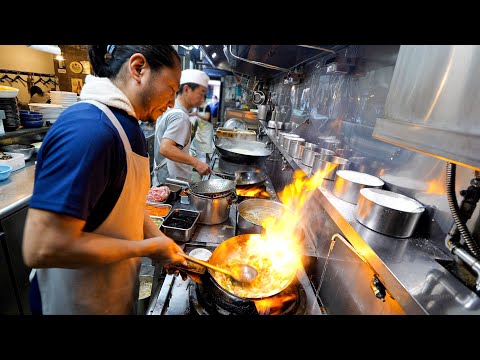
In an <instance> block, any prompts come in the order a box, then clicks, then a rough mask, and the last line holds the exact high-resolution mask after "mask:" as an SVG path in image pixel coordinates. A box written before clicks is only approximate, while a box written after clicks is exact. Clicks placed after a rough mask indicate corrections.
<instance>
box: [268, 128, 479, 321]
mask: <svg viewBox="0 0 480 360" xmlns="http://www.w3.org/2000/svg"><path fill="white" fill-rule="evenodd" d="M262 125H264V123H263V124H262ZM265 130H266V133H267V135H268V137H269V138H270V140H271V141H272V142H273V143H274V145H275V146H276V148H277V149H278V151H279V152H280V153H281V155H282V156H283V157H284V158H285V159H286V161H287V162H288V163H289V164H290V166H291V167H292V168H293V169H294V170H302V171H303V172H304V173H305V174H306V175H307V176H311V168H309V167H307V166H305V165H303V164H302V163H301V161H300V160H296V159H293V158H292V157H291V156H289V155H288V153H287V152H286V151H285V150H284V148H283V147H282V146H280V145H279V144H278V143H277V139H276V137H275V135H274V131H272V130H271V129H265ZM332 186H333V181H329V180H325V181H324V183H323V184H322V186H321V187H319V188H318V190H319V192H320V194H319V196H318V199H319V202H320V205H321V207H323V208H324V209H325V211H326V212H327V213H328V215H329V216H330V217H331V218H332V220H333V221H334V222H335V224H336V225H337V226H338V227H339V228H340V229H341V231H342V232H343V233H344V234H345V235H346V237H347V238H348V241H349V242H350V243H351V244H352V245H353V246H354V248H355V249H356V250H357V251H359V252H360V253H361V254H362V255H363V256H364V257H365V258H366V259H367V261H368V262H369V264H370V265H371V266H372V267H373V268H374V269H375V270H376V272H377V273H378V274H379V276H380V277H381V279H382V282H383V283H384V285H385V286H386V287H387V289H388V290H389V292H390V293H391V295H392V296H393V297H394V298H395V299H396V300H397V301H398V303H399V304H400V305H401V306H402V308H403V309H404V311H405V312H406V313H407V314H480V297H479V296H478V295H477V294H475V292H473V291H471V290H470V289H468V288H467V287H466V286H465V285H464V284H463V283H461V282H460V281H459V280H457V279H456V278H455V277H454V276H453V275H452V274H451V273H450V272H449V271H447V270H446V269H445V267H443V266H442V265H441V264H440V263H441V262H449V261H451V260H452V259H451V258H450V257H449V256H447V254H445V253H444V252H443V251H441V250H439V249H438V248H437V247H435V246H434V245H433V244H432V243H431V242H430V241H429V240H428V239H427V238H422V237H418V236H417V237H410V238H407V239H398V238H393V237H389V236H385V235H382V234H380V233H377V232H375V231H372V230H370V229H368V228H367V227H365V226H363V225H362V224H360V223H359V222H358V221H357V220H356V219H355V217H354V214H355V205H354V204H350V203H347V202H345V201H343V200H340V199H339V198H337V197H335V196H334V195H333V194H332V191H331V190H332Z"/></svg>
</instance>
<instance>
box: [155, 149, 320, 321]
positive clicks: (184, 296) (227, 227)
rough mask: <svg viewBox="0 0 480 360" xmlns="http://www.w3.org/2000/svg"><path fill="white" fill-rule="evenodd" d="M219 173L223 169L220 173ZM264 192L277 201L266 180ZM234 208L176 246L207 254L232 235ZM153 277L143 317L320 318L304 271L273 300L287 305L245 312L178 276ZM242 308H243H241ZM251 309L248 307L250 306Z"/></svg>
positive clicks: (215, 160)
mask: <svg viewBox="0 0 480 360" xmlns="http://www.w3.org/2000/svg"><path fill="white" fill-rule="evenodd" d="M215 164H217V166H218V157H217V158H216V157H214V158H213V159H212V168H213V169H215V167H214V166H215ZM222 170H223V169H222ZM265 185H266V189H267V191H268V192H269V193H270V194H271V198H272V200H277V201H278V197H277V195H276V193H275V191H274V188H273V186H272V184H271V182H270V179H267V181H266V182H265ZM176 208H183V209H193V207H192V205H190V204H180V203H179V202H178V203H175V204H173V209H176ZM236 217H237V214H236V206H232V207H230V214H229V218H228V219H227V220H226V221H225V222H223V223H221V224H217V225H201V224H199V225H198V227H197V228H196V230H195V233H194V234H193V236H192V238H191V239H190V240H189V241H188V242H186V243H184V244H180V245H181V246H182V248H183V250H184V251H185V253H187V254H189V253H190V252H191V251H192V250H194V249H196V248H204V249H208V250H210V251H211V252H213V251H214V250H215V248H216V247H217V246H218V245H219V244H220V243H222V242H223V241H224V240H227V239H229V238H231V237H233V236H235V235H236V229H235V228H236V220H235V219H236ZM156 272H157V274H156V275H155V276H154V285H153V288H154V292H153V294H152V296H151V301H150V304H149V306H148V309H147V312H146V314H147V315H189V316H197V315H230V314H238V313H239V314H242V315H243V314H248V315H256V314H259V315H267V314H269V315H275V314H285V315H287V314H288V315H322V311H321V307H320V305H319V302H318V300H317V296H316V294H315V292H314V289H313V287H312V284H311V283H310V280H309V278H308V276H307V274H306V272H305V269H304V268H301V269H299V271H298V272H297V276H296V278H295V279H294V281H292V284H290V285H289V286H288V287H287V288H286V289H285V290H283V291H281V292H280V293H279V294H277V295H274V297H275V296H279V297H280V296H287V297H288V298H289V299H291V300H289V301H285V302H283V303H284V305H282V306H281V307H277V308H274V307H265V308H264V307H262V306H258V303H257V306H253V303H252V304H247V305H246V307H247V308H246V309H241V311H239V310H238V309H236V308H234V309H232V308H230V306H228V305H227V306H226V305H225V304H222V303H218V302H216V301H214V300H212V297H211V295H210V293H209V291H208V290H206V289H205V288H206V284H203V283H202V284H198V283H196V282H194V281H193V280H192V279H190V278H187V280H185V281H184V280H182V278H181V276H179V275H177V276H175V275H167V274H166V273H165V271H162V269H158V270H157V271H156ZM243 305H245V304H243ZM251 305H252V306H253V307H252V306H251Z"/></svg>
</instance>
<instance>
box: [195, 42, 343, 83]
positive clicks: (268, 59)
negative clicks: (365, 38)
mask: <svg viewBox="0 0 480 360" xmlns="http://www.w3.org/2000/svg"><path fill="white" fill-rule="evenodd" d="M344 47H346V45H208V46H207V45H200V49H201V51H202V52H203V54H204V56H205V58H206V62H208V63H209V64H210V65H211V66H212V67H214V68H217V69H222V70H227V71H232V72H234V73H237V74H240V75H247V76H254V77H256V78H258V79H264V80H267V79H270V78H273V77H276V76H279V75H281V74H287V73H288V72H289V71H293V70H294V68H295V67H297V66H300V65H302V64H304V63H308V62H309V61H310V60H312V61H313V60H315V59H317V60H318V59H320V58H321V57H329V58H330V57H334V56H335V53H336V52H338V51H339V50H340V49H342V48H344ZM214 54H215V55H214Z"/></svg>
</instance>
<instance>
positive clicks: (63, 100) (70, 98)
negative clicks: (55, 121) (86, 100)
mask: <svg viewBox="0 0 480 360" xmlns="http://www.w3.org/2000/svg"><path fill="white" fill-rule="evenodd" d="M50 99H51V101H52V104H57V105H61V106H62V107H63V108H64V109H65V108H67V107H69V106H70V105H73V104H75V103H76V102H77V101H78V97H77V94H76V93H74V92H69V91H50Z"/></svg>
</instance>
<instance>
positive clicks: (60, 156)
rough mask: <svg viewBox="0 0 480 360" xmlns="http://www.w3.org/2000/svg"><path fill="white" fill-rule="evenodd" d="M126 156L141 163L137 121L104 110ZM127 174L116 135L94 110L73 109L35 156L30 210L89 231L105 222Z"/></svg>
mask: <svg viewBox="0 0 480 360" xmlns="http://www.w3.org/2000/svg"><path fill="white" fill-rule="evenodd" d="M110 110H112V112H113V113H114V115H115V116H116V117H117V119H118V120H119V122H120V124H121V125H122V127H123V129H124V130H125V133H126V134H127V137H128V140H129V141H130V145H131V147H132V150H133V151H134V152H135V153H137V154H139V155H141V156H145V157H147V156H148V155H147V142H146V139H145V136H144V135H143V132H142V130H141V128H140V126H139V124H138V121H137V119H135V118H134V117H132V116H130V115H128V114H127V113H126V112H125V111H123V110H120V109H116V108H112V107H111V108H110ZM126 174H127V162H126V156H125V149H124V146H123V143H122V140H121V138H120V135H119V133H118V131H117V129H116V128H115V127H114V125H113V124H112V122H111V121H110V119H109V118H108V117H107V115H105V114H104V113H103V111H101V110H100V109H99V108H97V107H96V106H94V105H92V104H88V103H79V104H75V105H73V106H71V107H69V108H67V109H66V110H65V111H63V112H62V114H61V115H60V116H59V117H58V119H57V121H56V122H55V123H54V124H53V125H52V127H51V128H50V129H49V130H48V132H47V134H46V136H45V138H44V139H43V142H42V146H41V148H40V150H39V152H38V156H37V166H36V169H35V184H34V188H33V194H32V197H31V199H30V207H32V208H37V209H42V210H49V211H53V212H56V213H61V214H66V215H70V216H73V217H76V218H79V219H82V220H86V225H85V228H84V231H89V232H91V231H93V230H95V229H96V228H97V227H98V226H99V225H101V224H102V222H103V221H104V220H105V219H106V218H107V216H108V214H109V213H110V212H111V211H112V209H113V207H114V206H115V204H116V202H117V200H118V198H119V196H120V193H121V192H122V189H123V184H124V182H125V178H126Z"/></svg>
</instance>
